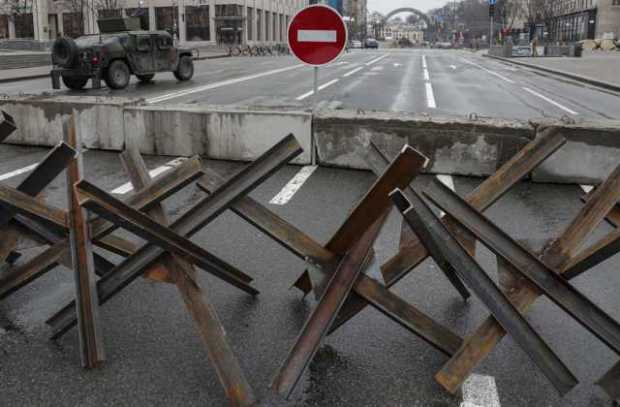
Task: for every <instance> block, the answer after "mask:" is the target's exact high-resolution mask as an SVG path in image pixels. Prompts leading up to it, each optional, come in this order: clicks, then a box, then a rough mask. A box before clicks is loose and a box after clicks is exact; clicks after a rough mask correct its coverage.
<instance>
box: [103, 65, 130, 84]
mask: <svg viewBox="0 0 620 407" xmlns="http://www.w3.org/2000/svg"><path fill="white" fill-rule="evenodd" d="M130 77H131V73H130V72H129V67H128V66H127V64H126V63H125V62H124V61H121V60H116V61H112V63H111V64H110V66H109V67H108V69H107V70H106V72H105V75H104V80H105V84H106V85H108V88H111V89H124V88H126V87H127V85H129V78H130Z"/></svg>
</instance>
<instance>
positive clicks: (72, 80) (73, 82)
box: [62, 76, 88, 90]
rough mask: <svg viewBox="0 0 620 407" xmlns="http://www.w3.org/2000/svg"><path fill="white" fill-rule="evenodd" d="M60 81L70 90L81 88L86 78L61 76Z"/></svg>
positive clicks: (84, 84)
mask: <svg viewBox="0 0 620 407" xmlns="http://www.w3.org/2000/svg"><path fill="white" fill-rule="evenodd" d="M62 82H63V83H64V84H65V86H66V87H68V88H69V89H72V90H81V89H82V88H84V86H86V82H88V78H80V77H79V76H63V77H62Z"/></svg>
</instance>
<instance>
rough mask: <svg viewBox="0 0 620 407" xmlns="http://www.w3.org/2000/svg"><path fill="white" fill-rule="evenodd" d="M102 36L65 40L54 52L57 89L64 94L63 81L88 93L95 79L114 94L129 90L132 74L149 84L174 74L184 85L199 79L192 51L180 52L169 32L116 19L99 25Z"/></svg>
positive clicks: (57, 42)
mask: <svg viewBox="0 0 620 407" xmlns="http://www.w3.org/2000/svg"><path fill="white" fill-rule="evenodd" d="M98 23H99V30H100V32H101V34H96V35H86V36H83V37H79V38H77V39H75V40H72V39H70V38H64V37H63V38H59V39H57V40H56V41H55V42H54V45H53V48H52V62H53V64H54V68H53V69H52V72H51V77H52V87H53V88H54V89H60V79H61V78H62V81H63V83H64V84H65V86H67V87H68V88H69V89H74V90H78V89H82V88H83V87H84V86H85V85H86V83H87V82H88V80H89V79H92V82H93V88H99V87H101V80H102V79H103V80H104V81H105V83H106V85H107V86H108V87H109V88H111V89H123V88H125V87H127V85H128V84H129V79H130V78H131V75H135V76H136V77H137V78H138V79H139V80H140V82H149V81H151V80H152V79H153V77H154V76H155V73H157V72H172V73H173V74H174V76H175V77H176V78H177V79H178V80H180V81H188V80H190V79H191V78H192V76H193V75H194V61H193V59H192V51H191V50H189V49H183V48H177V47H176V46H175V45H174V41H173V37H172V35H171V34H170V33H169V32H167V31H142V30H140V25H139V20H138V19H133V18H114V19H103V20H99V21H98Z"/></svg>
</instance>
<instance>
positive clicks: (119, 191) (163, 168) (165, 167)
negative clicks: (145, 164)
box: [112, 157, 186, 195]
mask: <svg viewBox="0 0 620 407" xmlns="http://www.w3.org/2000/svg"><path fill="white" fill-rule="evenodd" d="M185 160H186V158H183V157H181V158H177V159H175V160H172V161H170V162H168V163H166V164H164V165H162V166H161V167H157V168H155V169H154V170H151V171H149V175H150V176H151V178H155V177H157V176H158V175H161V174H163V173H164V172H166V171H169V170H171V169H173V168H174V167H177V166H179V165H180V164H182V163H183V161H185ZM131 191H133V186H132V185H131V183H130V182H127V183H125V184H123V185H121V186H120V187H118V188H115V189H113V190H112V193H113V194H117V195H125V194H127V193H129V192H131Z"/></svg>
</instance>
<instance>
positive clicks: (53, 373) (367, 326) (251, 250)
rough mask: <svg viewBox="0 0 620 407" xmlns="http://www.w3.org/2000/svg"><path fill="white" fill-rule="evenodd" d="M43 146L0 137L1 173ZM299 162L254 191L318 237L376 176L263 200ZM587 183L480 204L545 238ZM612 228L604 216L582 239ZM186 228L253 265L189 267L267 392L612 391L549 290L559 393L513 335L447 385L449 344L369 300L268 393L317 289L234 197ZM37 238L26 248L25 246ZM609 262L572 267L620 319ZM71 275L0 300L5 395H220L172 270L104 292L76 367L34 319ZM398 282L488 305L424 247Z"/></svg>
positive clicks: (541, 395) (426, 306)
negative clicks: (288, 381) (238, 281)
mask: <svg viewBox="0 0 620 407" xmlns="http://www.w3.org/2000/svg"><path fill="white" fill-rule="evenodd" d="M416 64H417V62H416ZM430 64H431V67H432V66H434V63H432V62H431V63H430ZM377 66H380V65H377ZM333 69H335V70H340V69H341V68H340V67H336V68H333ZM385 69H387V68H385ZM463 69H464V70H465V68H463ZM466 70H467V71H472V70H474V68H471V67H468V68H466ZM343 71H344V69H343ZM377 72H380V71H377ZM446 75H447V74H446ZM477 75H482V73H480V72H479V73H478V74H477ZM302 87H303V86H302ZM44 154H45V150H43V149H36V148H30V147H28V148H27V147H17V146H9V145H2V146H0V179H2V180H3V181H2V182H5V183H7V184H9V185H13V186H14V185H17V184H18V183H19V182H20V181H21V180H22V179H23V178H24V177H25V174H21V175H18V176H13V177H8V176H6V174H7V173H8V172H10V171H13V170H15V169H18V168H22V167H24V166H26V165H30V164H34V163H36V162H37V161H38V160H40V159H41V158H42V157H43V156H44ZM169 160H170V158H163V157H147V164H148V166H149V168H153V169H155V168H159V167H160V166H162V165H163V164H165V163H167V162H168V161H169ZM205 165H207V166H211V167H213V168H216V169H218V170H220V171H233V170H235V169H237V168H238V167H239V164H230V163H222V162H212V161H208V162H206V163H205ZM298 171H299V167H294V166H289V167H285V168H283V169H282V170H280V171H279V172H278V173H276V174H275V175H274V176H273V177H272V178H270V179H269V180H268V181H267V182H265V183H264V184H263V185H262V186H261V187H260V188H258V189H257V190H256V191H254V192H253V193H252V196H253V197H254V198H255V199H257V200H258V201H260V202H261V203H263V204H265V205H267V206H268V207H269V208H270V209H272V210H273V211H275V212H276V213H278V214H279V215H281V216H282V217H284V218H285V219H287V220H289V221H290V222H292V223H293V224H295V225H297V226H298V227H299V228H301V229H303V230H304V231H306V232H307V233H309V234H310V235H311V236H313V237H314V238H316V239H318V240H319V241H321V242H325V241H327V240H328V239H329V237H330V236H331V234H332V233H334V231H335V230H336V229H337V228H338V226H339V225H340V223H341V222H342V221H343V220H344V218H345V217H346V215H347V212H348V211H349V210H350V209H351V207H352V206H353V205H354V203H355V202H356V201H357V200H358V199H360V198H361V196H362V195H363V194H364V192H365V191H366V190H367V188H368V187H369V186H370V185H371V183H372V181H373V177H372V176H371V175H370V174H369V173H367V172H359V171H347V170H335V169H329V168H318V169H317V170H316V171H314V172H313V173H312V175H311V176H310V177H309V178H308V179H307V181H306V182H305V183H304V184H303V185H302V186H301V188H300V189H299V190H298V192H297V193H296V194H295V195H294V196H292V199H290V200H289V201H287V202H286V203H284V204H283V205H274V204H271V203H270V202H271V201H272V199H273V198H274V197H275V196H276V195H278V194H279V193H280V192H281V190H282V189H283V187H285V185H287V183H288V182H289V181H290V180H291V178H292V177H293V176H294V175H295V174H296V173H298ZM85 178H86V179H88V180H91V181H93V182H95V183H96V184H97V185H99V186H101V187H103V188H105V189H107V190H113V189H115V188H117V187H118V186H119V185H121V184H123V183H124V182H125V181H126V176H125V175H124V173H123V171H122V167H121V164H120V162H119V159H118V156H117V154H113V153H104V152H98V151H91V152H88V153H86V157H85ZM425 179H428V177H425ZM444 180H445V182H447V183H450V182H453V184H454V187H455V190H456V191H457V192H458V193H459V194H462V195H463V194H466V193H467V192H469V191H471V190H472V189H473V188H475V187H476V186H477V185H478V183H479V182H480V180H479V179H471V178H447V179H444ZM581 194H582V192H581V191H580V189H579V188H578V187H577V186H570V185H566V186H558V185H541V184H530V183H522V184H519V185H518V186H517V187H516V188H515V189H514V190H512V191H511V192H510V193H509V194H508V195H507V196H506V197H505V198H504V199H502V200H501V201H499V202H498V203H496V204H495V205H494V206H493V207H492V208H491V209H490V210H489V211H488V214H489V216H490V217H491V218H492V219H493V220H494V221H496V222H497V223H498V224H499V225H500V226H501V227H502V228H504V229H505V230H506V231H507V232H508V233H510V234H511V235H512V236H513V237H515V238H517V239H528V240H534V241H536V242H538V243H536V246H538V247H540V244H541V242H542V241H544V240H546V239H549V238H552V237H554V236H557V235H558V234H559V233H560V232H561V230H562V229H563V228H564V227H565V226H566V225H567V223H568V222H569V220H570V219H571V218H572V217H573V216H574V215H575V214H576V213H577V211H578V210H579V209H580V208H581V206H582V203H581V201H580V199H579V198H580V196H581ZM46 195H47V199H48V201H49V202H50V203H53V204H54V205H57V206H63V205H64V204H65V192H64V179H63V177H60V178H59V179H57V180H56V181H55V182H54V183H53V184H52V186H51V187H50V188H48V189H47V190H46ZM201 196H202V193H201V192H200V191H199V190H197V189H196V188H195V187H193V186H192V187H188V188H186V189H185V190H183V191H181V192H180V193H179V194H178V195H175V196H174V197H172V198H171V199H169V200H168V201H167V202H166V207H167V211H168V213H169V214H170V216H171V217H173V218H176V217H178V216H179V215H180V214H182V213H183V212H184V211H186V210H187V209H188V208H189V207H190V206H191V205H192V204H194V203H195V202H197V200H198V199H199V198H200V197H201ZM400 226H401V218H400V216H398V215H397V214H395V213H393V214H392V216H391V217H390V218H389V220H388V222H387V224H386V225H385V227H384V229H383V231H382V234H381V236H380V238H379V240H378V241H377V243H376V245H375V250H376V251H377V254H378V258H379V259H380V260H383V259H386V258H388V257H390V256H391V255H392V254H394V253H395V251H396V249H397V247H398V237H399V233H400ZM609 230H610V228H609V227H608V226H606V225H601V226H600V228H599V230H597V232H596V236H593V237H592V239H596V238H598V237H601V236H602V235H603V234H604V233H607V232H608V231H609ZM193 240H194V241H195V242H197V243H199V244H200V245H202V246H203V247H205V248H207V249H208V250H211V251H213V252H214V253H215V254H217V255H219V256H221V257H222V258H223V259H225V260H227V261H229V262H231V263H232V264H234V265H235V266H237V267H239V268H240V269H241V270H244V271H245V272H247V273H249V274H250V275H252V276H253V277H254V278H255V286H256V287H257V288H258V289H259V290H260V291H261V294H260V295H259V296H258V297H257V298H256V299H252V298H250V297H248V296H247V295H245V294H244V293H241V292H239V291H237V290H235V289H233V288H231V287H230V286H227V285H225V284H224V283H222V282H221V281H219V280H217V279H214V278H212V277H210V276H208V275H206V274H205V273H199V281H200V283H201V284H202V286H203V287H204V288H205V290H206V292H207V293H208V295H209V298H210V299H211V301H212V303H213V304H214V306H215V307H216V309H217V312H218V314H219V317H220V319H221V321H222V323H223V324H224V326H225V328H226V330H227V333H228V337H229V339H230V341H231V343H232V345H233V348H234V350H235V352H236V354H237V356H238V357H239V359H240V363H241V366H242V368H243V369H244V371H245V372H246V374H247V377H248V379H249V381H250V383H251V385H252V386H253V388H254V389H255V392H256V394H257V395H258V396H259V397H260V398H261V399H263V400H265V399H267V400H271V401H270V402H264V404H263V405H269V406H271V405H291V406H330V407H331V406H389V407H396V406H434V407H439V406H446V407H458V406H469V407H471V405H472V404H466V403H465V402H470V403H474V405H476V403H475V402H476V401H479V403H483V402H482V401H480V400H482V399H486V400H487V401H488V400H490V401H488V402H489V403H493V402H494V401H493V400H497V401H498V402H499V403H501V406H514V407H517V406H553V407H555V406H558V407H559V406H562V407H570V406H574V407H583V406H594V407H602V406H609V405H610V401H609V400H608V399H607V398H606V397H605V396H604V395H603V394H602V392H601V391H600V390H599V389H597V388H596V386H594V385H593V383H594V382H595V381H596V379H597V378H598V377H600V375H601V374H602V373H603V372H604V371H606V370H607V369H608V368H609V367H610V366H611V365H612V364H613V363H614V362H615V361H616V360H617V356H616V355H614V354H613V353H612V352H611V351H610V350H608V349H607V348H606V347H605V346H604V345H603V344H601V343H600V342H599V341H598V340H596V339H595V338H594V337H593V336H592V335H591V334H589V333H587V332H586V331H585V330H584V329H582V328H581V327H580V326H579V325H578V324H576V323H575V322H574V321H573V320H572V319H571V318H570V317H568V316H567V315H566V314H564V313H563V312H562V311H560V310H559V309H558V308H557V307H556V306H554V305H553V304H552V303H551V302H550V301H548V300H545V299H541V300H539V301H538V302H537V303H536V304H535V306H534V307H533V308H532V310H531V312H530V314H528V319H529V321H530V322H531V324H532V325H533V327H534V328H535V329H536V330H537V331H538V332H539V333H540V334H541V335H542V336H543V338H544V339H545V340H547V341H548V343H549V344H550V346H551V347H552V348H553V349H554V350H555V351H556V352H557V353H558V355H559V356H560V357H561V358H562V359H563V360H564V361H565V362H566V364H567V365H568V366H569V367H570V368H571V369H572V370H573V372H574V373H575V375H576V376H577V377H578V378H579V380H580V385H579V386H578V387H577V388H575V389H574V390H573V391H572V392H570V393H569V394H568V395H567V396H566V397H565V398H564V399H560V398H559V397H558V396H557V395H556V392H555V391H554V389H553V388H552V386H551V385H550V383H549V382H548V381H547V380H546V378H545V377H544V376H543V375H542V374H541V372H540V371H539V369H538V368H537V367H536V366H535V365H534V364H533V363H532V362H531V360H530V359H529V358H528V357H527V355H525V354H524V353H523V352H522V351H521V350H520V349H519V348H518V347H517V346H516V345H515V343H514V342H513V341H512V340H511V339H510V338H506V339H505V340H503V341H502V343H501V345H500V346H499V347H498V348H497V349H496V351H495V352H493V353H492V355H491V356H490V357H489V358H488V360H486V361H485V362H484V363H483V365H481V366H480V367H479V368H478V369H477V370H476V374H477V375H478V376H476V377H475V380H474V381H472V382H471V383H470V384H468V386H467V387H466V389H465V392H464V394H463V395H461V396H457V397H452V396H449V395H447V394H446V393H445V392H444V391H442V389H441V388H440V387H439V386H438V385H437V384H436V383H435V382H434V381H433V375H434V373H436V372H437V370H438V369H439V368H440V367H441V366H442V364H443V363H444V362H445V358H444V356H443V355H442V354H440V353H438V352H437V351H435V350H434V349H432V348H431V347H429V346H428V345H427V344H426V343H425V342H423V341H421V340H420V339H418V338H417V337H415V336H412V335H411V334H410V333H409V332H407V331H405V330H404V329H402V328H401V327H400V326H398V325H396V324H395V323H394V322H392V321H391V320H388V319H387V318H385V317H384V316H383V315H382V314H379V313H378V312H376V311H374V310H372V309H367V310H365V311H364V312H363V313H362V314H360V315H358V316H357V317H356V318H355V319H354V320H352V321H351V322H350V323H349V324H347V325H346V326H344V327H343V328H342V329H340V330H339V331H338V332H337V333H335V334H334V335H332V336H331V337H329V338H328V339H327V340H326V341H325V343H324V346H323V347H322V348H321V350H320V352H319V353H318V355H317V357H316V358H315V361H314V362H313V364H312V365H311V366H310V369H309V370H308V372H307V374H306V375H305V376H304V378H303V380H302V382H301V384H300V386H299V389H298V391H297V392H296V393H295V394H294V397H293V400H292V401H291V402H290V404H282V403H279V402H276V401H275V400H274V398H271V397H270V395H269V390H268V386H269V383H270V381H271V379H272V377H273V375H274V373H275V371H276V369H277V368H278V367H279V365H280V364H281V362H282V361H283V359H284V357H285V355H286V353H287V352H288V350H289V349H290V347H291V345H292V343H293V341H294V340H295V338H296V335H297V333H298V332H299V330H300V329H301V327H302V325H303V323H304V320H305V318H306V317H307V316H308V315H309V312H310V311H311V309H312V307H313V305H314V304H313V300H312V299H311V298H307V299H302V298H301V296H300V294H299V293H298V292H297V291H295V290H291V289H290V286H291V283H292V282H293V281H294V279H295V278H296V276H297V275H298V273H300V272H301V271H302V270H303V269H304V264H303V262H302V261H300V260H299V259H297V258H296V257H294V256H293V255H291V254H290V253H288V252H287V251H285V250H284V249H282V248H281V247H280V246H278V245H277V244H275V243H273V242H272V241H271V240H269V239H268V238H267V237H265V236H263V235H261V234H260V233H259V232H258V231H257V230H255V229H253V228H252V227H251V226H249V225H248V224H247V223H245V222H244V221H243V220H241V219H240V218H238V217H236V216H235V215H234V214H232V213H230V212H226V213H224V215H223V216H221V217H220V218H219V219H218V220H217V221H215V222H213V223H212V224H211V225H209V226H208V227H207V228H205V229H204V230H203V231H202V232H200V233H198V234H197V235H196V236H195V238H194V239H193ZM592 241H593V240H592ZM39 250H40V248H30V249H27V250H25V251H24V255H25V256H26V257H28V256H31V255H33V254H34V253H37V252H38V251H39ZM477 258H478V260H479V261H480V263H481V264H482V265H483V267H485V269H486V270H487V271H488V272H489V274H490V275H491V276H493V277H495V273H496V267H495V259H494V257H493V256H492V255H491V254H490V253H489V252H488V251H487V250H486V249H484V248H483V247H480V246H479V247H478V252H477ZM110 259H111V260H114V261H117V260H118V259H116V258H114V257H110ZM618 266H619V259H618V258H616V259H612V260H610V261H608V262H606V263H604V264H602V265H600V266H599V267H597V268H596V269H593V270H591V271H590V272H589V273H587V274H586V275H583V276H581V277H579V278H578V279H577V280H575V281H574V284H575V286H576V287H577V288H578V289H580V290H581V291H582V292H583V293H584V294H586V295H587V296H589V297H590V298H592V299H593V301H595V302H596V303H597V304H599V305H600V306H601V307H602V308H603V309H604V310H606V311H607V312H608V313H610V315H611V316H612V317H614V318H615V319H620V297H619V296H618V295H617V287H618V286H620V273H618ZM72 281H73V278H72V274H71V272H70V271H68V270H66V269H64V268H60V267H59V268H57V269H55V270H54V271H52V272H50V273H48V274H47V275H46V276H44V277H43V278H41V279H39V280H37V281H36V282H34V283H33V284H31V285H29V286H28V287H27V288H25V289H23V290H21V291H19V292H18V293H16V294H15V295H13V296H11V297H9V298H8V299H7V300H4V301H1V302H0V405H2V406H11V407H13V406H35V405H36V406H40V405H41V406H77V405H79V406H130V405H131V406H136V405H141V406H146V405H148V406H170V405H184V406H194V405H201V406H225V405H227V403H226V399H225V396H224V393H223V391H222V389H221V388H220V386H219V384H218V380H217V379H216V375H215V372H214V370H213V368H212V367H211V365H210V364H209V361H208V358H207V355H206V352H205V350H204V347H203V346H202V344H201V341H200V339H199V337H198V335H197V333H196V331H195V329H194V326H193V324H192V321H191V319H190V317H189V316H188V315H187V312H186V311H185V308H184V306H183V304H182V301H181V300H180V297H179V295H178V293H177V292H176V290H175V288H174V287H172V286H169V285H163V284H157V283H153V282H148V281H145V280H143V279H138V280H137V281H135V282H134V283H132V284H131V285H130V286H129V287H128V288H127V289H125V290H123V292H122V293H121V294H120V295H118V296H117V297H115V298H114V299H113V300H111V301H110V302H108V303H107V304H106V305H104V306H103V307H102V309H101V313H102V326H103V332H104V338H105V347H106V352H107V362H106V363H105V365H104V366H103V367H101V368H100V369H96V370H93V371H85V370H82V369H81V368H80V363H79V354H78V349H77V334H76V331H75V329H74V330H72V331H71V332H70V333H69V334H68V335H66V336H65V337H64V338H62V339H61V340H59V341H57V342H50V341H49V340H48V339H47V336H48V335H49V330H48V328H47V327H46V325H45V324H44V321H45V319H46V318H47V317H49V316H50V315H51V314H52V313H53V312H54V311H56V309H57V308H58V307H59V306H62V305H63V304H64V303H65V301H66V300H67V299H70V298H71V297H72V292H73V282H72ZM395 291H396V292H397V293H398V294H400V295H402V296H403V298H405V299H406V300H408V301H410V302H412V303H413V304H415V305H417V306H418V307H420V308H421V309H423V310H425V311H427V312H428V313H429V314H431V315H432V316H433V317H435V318H436V319H437V320H439V321H441V322H442V323H443V324H445V325H447V326H448V327H450V328H451V329H453V330H454V331H456V332H458V333H459V334H461V335H465V334H467V333H468V332H471V330H472V329H473V328H474V327H475V326H476V325H477V324H478V323H479V322H480V321H481V320H482V319H483V318H484V317H486V315H488V312H487V311H485V309H484V307H483V306H482V305H481V304H480V302H479V301H477V300H476V299H471V300H470V301H469V302H468V303H466V304H465V303H463V302H462V300H461V299H460V297H459V296H458V294H457V293H456V292H455V291H454V290H453V289H452V288H451V286H450V285H449V284H448V283H447V281H446V280H445V278H444V277H443V276H442V274H441V273H440V272H439V270H438V269H437V267H436V266H435V265H434V264H433V263H432V262H431V261H427V262H425V263H424V264H423V265H422V266H421V267H420V268H419V269H418V270H416V271H415V272H414V273H412V274H410V275H409V276H408V277H407V278H405V279H404V280H403V281H402V282H400V283H399V284H398V285H397V286H396V287H395ZM478 405H482V406H487V405H488V406H490V405H493V406H494V407H495V406H497V404H478Z"/></svg>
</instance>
